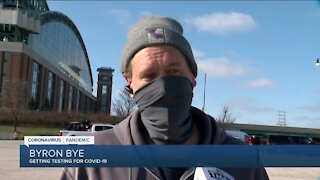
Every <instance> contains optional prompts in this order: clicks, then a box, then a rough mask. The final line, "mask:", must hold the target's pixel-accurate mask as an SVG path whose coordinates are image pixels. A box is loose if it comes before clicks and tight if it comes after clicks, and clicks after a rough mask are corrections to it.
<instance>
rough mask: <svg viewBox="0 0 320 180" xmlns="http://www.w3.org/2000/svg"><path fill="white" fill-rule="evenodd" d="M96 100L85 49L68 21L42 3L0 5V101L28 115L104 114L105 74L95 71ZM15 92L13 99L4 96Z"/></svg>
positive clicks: (5, 0) (108, 74)
mask: <svg viewBox="0 0 320 180" xmlns="http://www.w3.org/2000/svg"><path fill="white" fill-rule="evenodd" d="M98 71H99V78H98V79H99V80H98V82H97V83H98V92H97V94H98V97H95V96H93V95H92V92H93V78H92V72H91V66H90V61H89V57H88V54H87V51H86V47H85V44H84V42H83V39H82V37H81V34H80V32H79V31H78V29H77V27H76V26H75V24H74V23H73V22H72V20H71V19H70V18H69V17H67V16H66V15H64V14H63V13H61V12H55V11H50V10H49V7H48V4H47V2H46V0H0V93H1V96H0V98H1V99H0V100H1V105H2V106H6V104H8V103H6V102H9V101H10V100H12V99H13V98H11V97H15V98H17V97H21V99H22V100H21V101H19V100H16V101H15V103H18V104H19V103H20V104H23V106H24V107H25V108H27V109H30V110H41V109H46V110H53V111H59V112H84V113H87V112H99V111H102V112H106V113H107V114H109V113H110V103H111V89H112V86H111V85H112V73H113V69H111V68H99V69H98ZM15 91H17V93H16V94H14V96H10V93H11V94H12V93H13V92H15Z"/></svg>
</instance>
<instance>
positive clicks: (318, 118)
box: [293, 115, 320, 121]
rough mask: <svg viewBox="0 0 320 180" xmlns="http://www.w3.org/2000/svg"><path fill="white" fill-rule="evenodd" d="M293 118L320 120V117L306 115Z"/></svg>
mask: <svg viewBox="0 0 320 180" xmlns="http://www.w3.org/2000/svg"><path fill="white" fill-rule="evenodd" d="M293 119H295V120H299V121H320V117H310V116H306V115H302V116H296V117H294V118H293Z"/></svg>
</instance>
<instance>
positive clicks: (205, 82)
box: [202, 71, 208, 112]
mask: <svg viewBox="0 0 320 180" xmlns="http://www.w3.org/2000/svg"><path fill="white" fill-rule="evenodd" d="M207 73H208V71H206V72H205V73H204V88H203V105H202V111H203V112H204V107H205V105H206V85H207Z"/></svg>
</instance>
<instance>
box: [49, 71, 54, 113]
mask: <svg viewBox="0 0 320 180" xmlns="http://www.w3.org/2000/svg"><path fill="white" fill-rule="evenodd" d="M53 95H54V77H53V73H52V72H49V74H48V93H47V98H48V101H49V105H50V107H52V106H53Z"/></svg>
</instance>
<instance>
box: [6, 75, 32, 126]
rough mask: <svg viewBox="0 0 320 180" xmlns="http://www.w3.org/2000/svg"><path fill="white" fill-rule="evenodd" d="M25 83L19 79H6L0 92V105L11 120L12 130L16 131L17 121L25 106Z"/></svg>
mask: <svg viewBox="0 0 320 180" xmlns="http://www.w3.org/2000/svg"><path fill="white" fill-rule="evenodd" d="M26 87H27V83H26V82H25V81H21V80H6V81H5V83H4V86H3V89H2V92H1V105H2V108H3V109H5V110H6V112H7V113H8V116H9V117H10V118H11V119H12V120H13V127H14V129H13V131H14V132H16V131H17V125H18V122H19V121H21V119H22V117H23V112H24V110H25V108H26Z"/></svg>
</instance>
